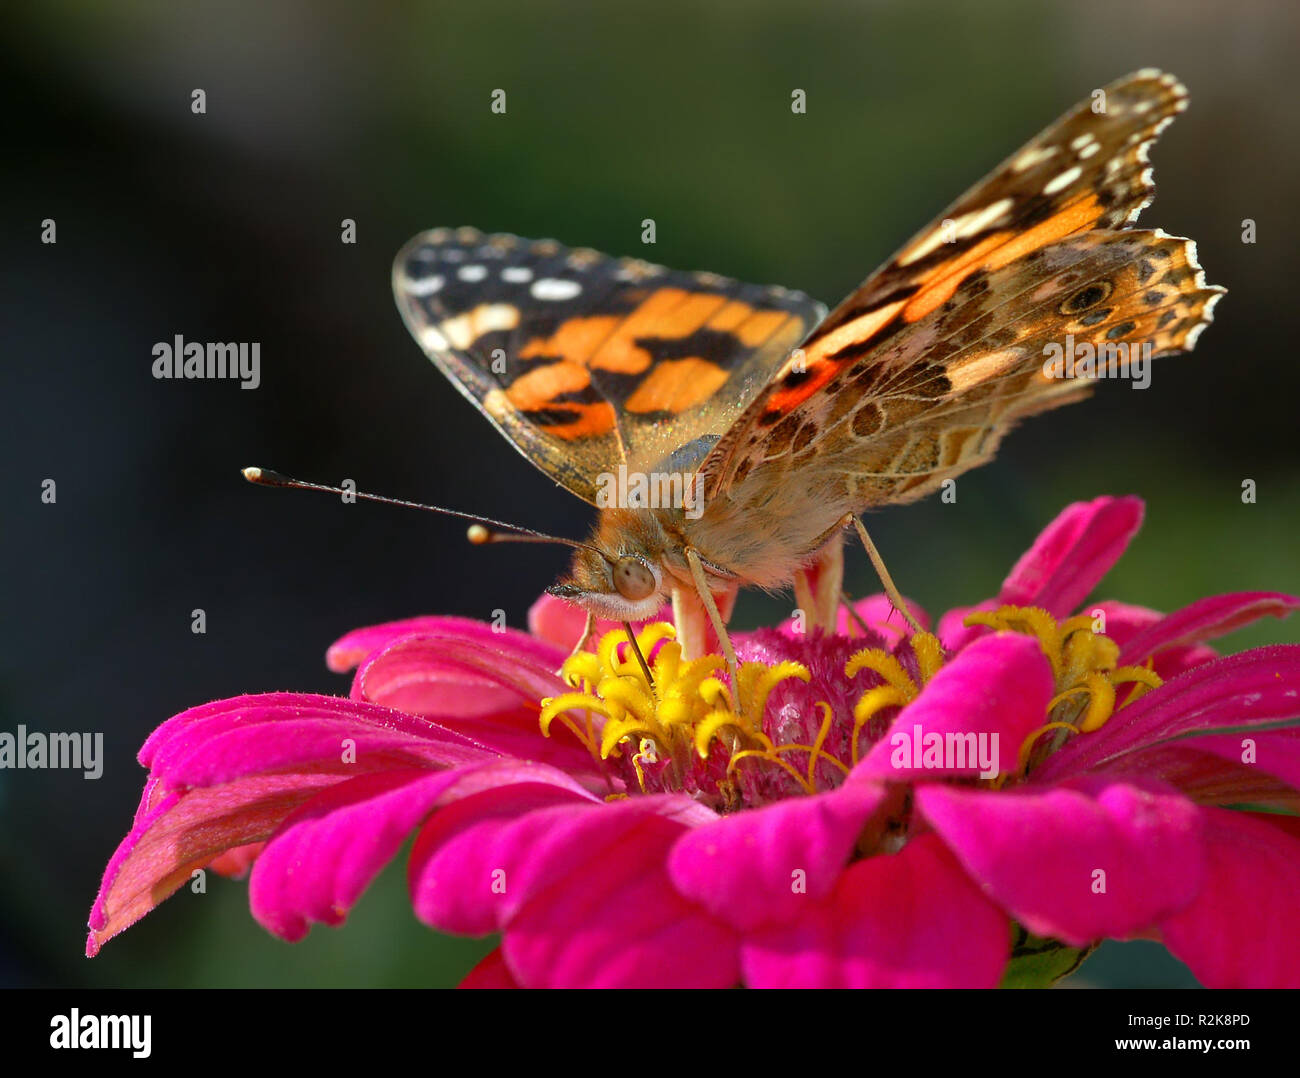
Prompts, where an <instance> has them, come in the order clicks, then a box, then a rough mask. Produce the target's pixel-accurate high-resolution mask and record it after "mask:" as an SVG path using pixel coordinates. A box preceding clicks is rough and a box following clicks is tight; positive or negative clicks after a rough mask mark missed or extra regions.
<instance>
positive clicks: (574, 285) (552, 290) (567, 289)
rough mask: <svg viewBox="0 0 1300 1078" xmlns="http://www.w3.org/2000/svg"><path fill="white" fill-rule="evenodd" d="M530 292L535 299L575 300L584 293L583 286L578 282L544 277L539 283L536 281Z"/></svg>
mask: <svg viewBox="0 0 1300 1078" xmlns="http://www.w3.org/2000/svg"><path fill="white" fill-rule="evenodd" d="M529 291H530V292H531V293H532V294H533V299H543V300H561V299H573V297H574V296H576V295H577V294H578V293H579V292H581V291H582V285H580V284H579V283H578V282H577V281H565V280H561V279H560V278H559V277H543V278H542V279H541V280H539V281H534V282H533V287H532V288H530V289H529Z"/></svg>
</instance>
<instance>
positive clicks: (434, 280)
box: [406, 273, 447, 296]
mask: <svg viewBox="0 0 1300 1078" xmlns="http://www.w3.org/2000/svg"><path fill="white" fill-rule="evenodd" d="M446 283H447V282H446V281H445V280H443V277H442V274H440V273H435V274H434V275H433V276H432V277H408V278H407V279H406V291H407V292H409V293H410V294H411V295H412V296H432V295H433V294H434V293H435V292H437V291H438V290H439V289H440V288H442V286H443V285H444V284H446Z"/></svg>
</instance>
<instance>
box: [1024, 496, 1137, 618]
mask: <svg viewBox="0 0 1300 1078" xmlns="http://www.w3.org/2000/svg"><path fill="white" fill-rule="evenodd" d="M1141 526H1142V500H1141V499H1140V498H1134V497H1124V498H1111V497H1102V498H1096V499H1094V500H1093V501H1091V502H1075V503H1074V504H1073V505H1070V506H1067V507H1066V508H1065V509H1064V510H1063V511H1062V512H1061V513H1060V514H1059V515H1058V516H1057V518H1056V519H1055V520H1054V521H1052V523H1051V524H1049V525H1048V526H1047V527H1046V528H1045V529H1044V530H1043V532H1042V534H1041V535H1039V537H1038V538H1037V539H1035V540H1034V545H1033V546H1031V547H1030V548H1029V550H1027V551H1026V552H1025V554H1024V555H1023V556H1022V557H1021V559H1020V560H1019V561H1018V562H1016V564H1015V567H1014V568H1013V569H1012V570H1011V573H1010V575H1009V576H1008V577H1007V579H1006V581H1005V582H1004V583H1003V585H1002V592H1001V595H1000V597H999V598H1000V601H1001V602H1003V603H1010V604H1012V605H1014V606H1041V607H1042V608H1043V609H1045V610H1046V611H1047V612H1048V613H1049V614H1051V615H1053V616H1054V617H1058V618H1061V617H1065V616H1066V615H1067V614H1069V613H1070V612H1071V611H1072V610H1074V608H1075V607H1077V606H1078V605H1079V604H1080V603H1082V602H1083V600H1084V599H1086V598H1087V597H1088V593H1089V592H1090V591H1092V589H1093V588H1094V587H1096V586H1097V583H1098V582H1099V581H1100V580H1101V578H1102V577H1104V576H1105V575H1106V574H1107V573H1108V572H1109V571H1110V568H1111V566H1112V565H1114V564H1115V563H1116V562H1117V561H1118V560H1119V558H1120V555H1121V554H1123V553H1124V550H1125V548H1126V547H1127V546H1128V544H1129V540H1131V539H1132V538H1133V536H1134V535H1135V534H1137V530H1138V528H1140V527H1141Z"/></svg>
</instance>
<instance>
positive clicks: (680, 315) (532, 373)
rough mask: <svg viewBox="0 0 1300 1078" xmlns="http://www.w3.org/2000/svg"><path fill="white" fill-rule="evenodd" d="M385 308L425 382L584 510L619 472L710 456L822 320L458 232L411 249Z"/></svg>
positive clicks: (546, 249)
mask: <svg viewBox="0 0 1300 1078" xmlns="http://www.w3.org/2000/svg"><path fill="white" fill-rule="evenodd" d="M393 292H394V295H395V296H396V299H397V305H398V308H399V309H400V310H401V312H402V318H403V319H404V320H405V322H406V325H407V327H408V328H409V329H410V331H411V333H412V335H413V336H414V337H415V339H416V340H417V341H418V342H419V343H420V346H421V347H422V348H423V349H424V351H425V352H426V353H427V354H428V356H429V358H430V359H432V360H433V361H434V363H436V364H437V365H438V367H439V369H440V370H442V372H443V373H444V374H446V375H447V377H448V378H450V379H451V380H452V382H453V383H454V384H455V385H456V387H457V388H458V389H459V390H460V391H461V392H462V393H464V394H465V395H466V396H467V397H469V398H470V399H471V400H473V401H474V403H475V404H476V405H477V406H478V407H479V409H480V410H481V411H482V412H483V413H484V414H485V415H486V416H487V417H488V419H489V420H491V422H492V423H493V424H494V425H495V426H496V427H497V429H498V430H500V431H501V432H502V433H503V434H505V436H506V437H507V438H509V439H510V441H511V442H512V443H514V445H515V447H516V448H517V449H518V450H519V451H520V452H521V453H523V454H524V456H526V457H527V458H528V459H529V460H531V461H532V462H533V463H534V464H536V465H537V466H538V467H539V468H541V469H542V471H544V472H545V473H546V474H547V475H549V476H551V477H552V478H553V479H555V481H556V482H558V483H559V484H561V485H562V486H564V487H566V488H567V489H568V490H570V491H572V492H573V493H574V494H577V495H578V496H579V497H580V498H583V499H585V500H586V501H588V502H591V503H593V504H595V502H596V492H597V489H598V487H599V485H600V483H599V476H601V475H602V474H606V473H612V472H614V471H616V469H617V468H618V466H619V465H620V464H627V465H628V467H629V468H631V469H645V470H650V469H652V468H654V466H655V465H657V464H660V463H662V462H664V461H666V460H668V459H669V458H671V457H672V454H673V453H675V452H676V451H677V450H679V449H681V448H682V447H683V446H689V445H691V444H692V443H696V442H699V444H700V446H704V447H707V446H710V445H712V444H713V441H714V440H715V438H716V436H719V435H721V434H722V433H724V432H725V431H726V430H727V428H728V427H729V426H730V425H731V424H732V422H733V421H734V420H735V419H736V418H737V417H738V416H739V415H740V414H741V413H742V412H743V411H744V409H745V407H746V406H747V405H748V404H749V403H750V401H751V400H753V398H754V397H755V396H757V394H758V393H759V391H760V390H761V389H762V388H763V386H764V385H766V384H767V383H768V382H770V381H771V378H772V376H773V374H774V373H775V371H776V370H777V368H779V367H780V365H781V364H782V363H783V362H784V360H785V359H786V357H787V356H788V355H789V353H790V350H791V349H792V348H793V347H794V346H795V345H797V344H798V343H799V342H800V341H801V340H802V339H803V338H804V337H805V336H807V334H808V333H809V331H810V330H811V329H812V328H813V327H814V326H815V325H816V324H817V323H818V322H819V321H820V320H821V318H822V316H823V315H824V313H825V308H823V307H822V306H821V304H819V303H817V302H816V301H815V300H812V299H810V298H809V297H807V296H805V295H803V294H801V293H798V292H789V291H786V290H784V289H780V288H775V287H763V286H759V285H750V284H743V283H741V282H739V281H733V280H730V279H727V278H724V277H718V276H716V275H714V274H708V273H686V272H680V271H676V270H669V269H665V268H663V267H662V266H655V265H652V264H650V263H647V262H641V261H638V260H635V259H617V258H611V257H609V256H608V255H603V254H600V253H598V252H596V251H590V250H584V249H574V248H568V247H564V246H562V245H560V244H558V243H556V242H554V241H552V240H536V241H529V240H523V239H519V238H518V237H516V236H509V235H491V236H488V235H484V234H482V233H480V232H478V231H476V230H474V229H468V228H460V229H436V230H434V231H431V232H425V233H422V234H421V235H419V236H416V237H415V238H414V239H413V240H411V242H410V243H408V244H407V245H406V246H405V247H404V248H403V249H402V250H401V252H400V253H399V254H398V256H397V258H396V261H395V262H394V265H393ZM701 439H702V441H701ZM699 455H700V456H703V452H700V453H699Z"/></svg>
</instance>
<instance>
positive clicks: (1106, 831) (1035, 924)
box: [916, 780, 1205, 946]
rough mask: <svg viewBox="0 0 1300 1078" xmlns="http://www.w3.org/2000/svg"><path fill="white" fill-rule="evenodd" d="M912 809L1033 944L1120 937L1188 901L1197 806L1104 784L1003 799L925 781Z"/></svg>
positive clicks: (1198, 869) (1154, 791)
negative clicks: (1038, 939) (1035, 938)
mask: <svg viewBox="0 0 1300 1078" xmlns="http://www.w3.org/2000/svg"><path fill="white" fill-rule="evenodd" d="M916 803H917V805H918V807H919V808H920V811H921V812H922V814H923V815H924V816H925V818H926V819H928V820H929V821H930V823H932V824H933V825H934V828H935V830H936V831H938V832H939V834H940V835H941V836H942V837H943V839H944V841H945V842H946V843H947V844H948V846H949V847H950V848H951V849H952V850H953V851H954V852H955V853H956V854H957V857H958V858H959V859H960V861H961V862H962V864H963V865H964V866H965V867H966V870H967V871H968V872H969V873H970V874H971V875H972V876H973V877H974V878H975V879H976V880H977V881H979V883H980V885H981V886H982V887H983V889H984V891H985V892H986V893H987V894H988V895H989V896H990V897H991V898H993V900H994V901H996V902H997V903H998V904H999V905H1001V906H1002V907H1003V908H1004V909H1006V910H1008V911H1009V912H1010V913H1011V915H1012V916H1013V917H1014V918H1015V919H1016V920H1018V921H1019V922H1020V923H1021V924H1023V925H1024V926H1025V927H1026V928H1028V929H1029V930H1030V931H1031V932H1035V933H1037V934H1038V935H1040V936H1051V937H1053V938H1055V939H1060V940H1064V941H1065V942H1066V943H1069V944H1072V945H1073V946H1082V945H1083V944H1086V943H1090V942H1092V941H1094V940H1098V939H1102V938H1103V937H1107V936H1111V937H1115V938H1119V939H1125V938H1130V937H1132V936H1135V935H1137V934H1139V933H1142V932H1146V931H1148V930H1149V929H1151V927H1152V926H1153V925H1154V924H1156V923H1157V922H1158V921H1159V920H1161V919H1162V918H1165V917H1168V916H1169V915H1170V914H1172V913H1174V912H1175V911H1177V910H1179V909H1182V908H1183V907H1184V906H1186V905H1187V903H1189V902H1190V901H1191V900H1192V899H1193V898H1195V897H1196V894H1197V892H1198V891H1199V890H1200V888H1201V886H1202V883H1203V882H1204V879H1205V854H1204V848H1203V843H1202V817H1201V810H1200V809H1199V808H1197V806H1195V805H1194V804H1192V803H1191V802H1190V801H1188V800H1187V799H1186V798H1184V797H1182V796H1181V795H1179V794H1177V793H1174V792H1165V791H1164V790H1163V789H1161V788H1157V787H1155V786H1154V784H1152V786H1151V788H1149V789H1142V788H1139V787H1137V786H1136V785H1127V784H1123V783H1112V782H1108V781H1106V780H1091V781H1086V782H1084V781H1081V782H1079V783H1077V784H1072V785H1071V786H1070V787H1065V786H1059V787H1056V788H1054V789H1048V790H1037V789H1034V788H1033V787H1020V788H1018V789H1014V790H1007V791H996V792H995V791H990V790H977V789H959V788H957V787H952V786H943V785H939V784H937V783H929V784H926V785H923V786H920V787H918V788H917V791H916Z"/></svg>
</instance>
